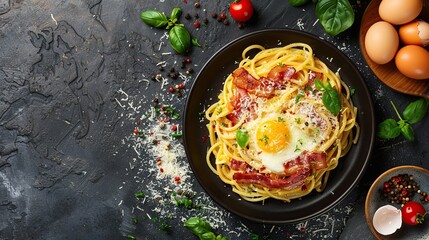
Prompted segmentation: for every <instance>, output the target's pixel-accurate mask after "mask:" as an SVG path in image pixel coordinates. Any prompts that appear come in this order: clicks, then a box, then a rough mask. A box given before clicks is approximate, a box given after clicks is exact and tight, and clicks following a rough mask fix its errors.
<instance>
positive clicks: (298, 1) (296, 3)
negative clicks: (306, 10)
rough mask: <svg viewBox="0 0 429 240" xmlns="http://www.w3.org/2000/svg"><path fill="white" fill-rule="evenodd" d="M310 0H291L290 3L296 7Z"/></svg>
mask: <svg viewBox="0 0 429 240" xmlns="http://www.w3.org/2000/svg"><path fill="white" fill-rule="evenodd" d="M309 1H310V0H289V3H290V5H292V6H294V7H299V6H302V5H304V4H306V3H308V2H309Z"/></svg>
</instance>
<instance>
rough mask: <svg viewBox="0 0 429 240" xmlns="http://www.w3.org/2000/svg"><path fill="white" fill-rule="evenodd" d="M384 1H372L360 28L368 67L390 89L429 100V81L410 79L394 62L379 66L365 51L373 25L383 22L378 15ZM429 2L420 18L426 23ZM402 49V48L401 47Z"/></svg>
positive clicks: (360, 38) (426, 3) (360, 41)
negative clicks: (366, 40)
mask: <svg viewBox="0 0 429 240" xmlns="http://www.w3.org/2000/svg"><path fill="white" fill-rule="evenodd" d="M381 1H382V0H372V1H371V2H370V3H369V5H368V7H367V8H366V10H365V13H364V15H363V17H362V22H361V27H360V36H359V44H360V48H361V50H362V54H363V56H364V58H365V60H366V62H367V63H368V66H369V67H370V68H371V70H372V71H373V72H374V74H375V75H376V76H377V77H378V79H380V81H382V82H383V83H384V84H386V85H387V86H388V87H390V88H392V89H394V90H396V91H398V92H402V93H406V94H410V95H415V96H421V97H424V98H426V99H429V79H426V80H415V79H412V78H409V77H406V76H404V75H403V74H402V73H400V72H399V71H398V69H397V68H396V66H395V61H394V60H392V61H390V62H389V63H387V64H383V65H380V64H377V63H375V62H373V61H372V60H371V59H370V58H369V56H368V54H367V52H366V49H365V35H366V32H367V31H368V29H369V28H370V27H371V26H372V24H374V23H376V22H378V21H381V20H382V19H381V18H380V16H379V15H378V6H379V5H380V2H381ZM428 2H429V1H425V7H424V9H423V11H422V14H421V15H420V16H419V18H422V19H424V20H426V21H428V19H429V3H428ZM400 47H401V46H400ZM426 49H428V47H426Z"/></svg>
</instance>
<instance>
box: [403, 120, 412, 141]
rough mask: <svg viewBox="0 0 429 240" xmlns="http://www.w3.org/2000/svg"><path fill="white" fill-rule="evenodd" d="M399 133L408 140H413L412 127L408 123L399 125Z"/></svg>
mask: <svg viewBox="0 0 429 240" xmlns="http://www.w3.org/2000/svg"><path fill="white" fill-rule="evenodd" d="M401 133H402V135H403V136H404V137H405V139H407V140H408V141H410V142H412V141H414V129H413V128H412V127H411V125H410V124H408V123H407V124H405V125H404V126H403V127H401Z"/></svg>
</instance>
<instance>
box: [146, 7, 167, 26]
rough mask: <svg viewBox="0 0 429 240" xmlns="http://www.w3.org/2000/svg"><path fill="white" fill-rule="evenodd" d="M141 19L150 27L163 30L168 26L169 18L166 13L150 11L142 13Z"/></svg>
mask: <svg viewBox="0 0 429 240" xmlns="http://www.w3.org/2000/svg"><path fill="white" fill-rule="evenodd" d="M140 18H141V19H142V20H143V22H144V23H146V24H147V25H149V26H152V27H156V28H161V27H165V26H166V25H167V24H168V19H167V16H165V14H164V13H162V12H158V11H154V10H148V11H144V12H142V13H140Z"/></svg>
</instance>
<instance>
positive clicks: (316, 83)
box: [314, 78, 324, 91]
mask: <svg viewBox="0 0 429 240" xmlns="http://www.w3.org/2000/svg"><path fill="white" fill-rule="evenodd" d="M314 86H315V87H316V89H317V90H319V91H322V90H323V89H324V87H323V83H322V81H321V80H320V79H318V78H316V79H314Z"/></svg>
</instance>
